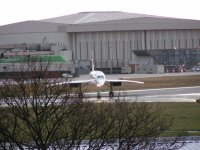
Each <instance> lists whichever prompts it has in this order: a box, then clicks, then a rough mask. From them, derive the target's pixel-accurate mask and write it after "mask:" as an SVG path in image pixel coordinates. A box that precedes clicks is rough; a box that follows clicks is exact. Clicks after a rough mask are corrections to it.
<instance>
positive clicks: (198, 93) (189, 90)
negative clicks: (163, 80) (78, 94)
mask: <svg viewBox="0 0 200 150" xmlns="http://www.w3.org/2000/svg"><path fill="white" fill-rule="evenodd" d="M96 94H97V93H96V92H94V93H85V95H86V96H87V97H93V99H91V100H95V98H94V97H95V96H96ZM101 95H102V98H101V99H102V100H109V99H108V98H107V96H108V92H101ZM118 95H119V96H122V98H121V99H126V100H129V101H135V100H137V101H146V102H195V101H196V99H198V98H200V86H195V87H178V88H161V89H145V90H129V91H115V96H118ZM123 96H125V97H123ZM115 99H116V98H115Z"/></svg>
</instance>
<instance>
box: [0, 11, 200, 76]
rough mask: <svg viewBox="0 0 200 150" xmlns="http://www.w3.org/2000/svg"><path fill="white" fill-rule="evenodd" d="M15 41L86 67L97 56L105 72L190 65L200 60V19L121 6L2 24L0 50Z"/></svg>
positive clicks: (97, 60) (0, 27)
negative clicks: (125, 9) (120, 9)
mask: <svg viewBox="0 0 200 150" xmlns="http://www.w3.org/2000/svg"><path fill="white" fill-rule="evenodd" d="M13 44H26V49H27V50H34V49H37V50H38V51H40V50H52V51H54V52H55V53H56V54H59V53H62V54H65V55H64V56H65V57H67V58H68V59H69V60H71V62H73V63H74V64H75V66H76V67H80V66H83V68H84V66H87V65H88V64H89V62H90V61H89V60H90V58H91V55H93V57H94V59H95V65H96V67H97V68H99V69H102V70H104V71H105V72H123V71H122V70H124V69H125V70H126V69H128V68H129V66H134V65H138V64H142V65H154V64H158V65H166V66H179V65H184V66H186V67H187V68H190V67H193V66H195V65H198V64H199V63H200V21H199V20H188V19H178V18H169V17H160V16H152V15H144V14H135V13H126V12H118V11H116V12H81V13H77V14H72V15H67V16H62V17H56V18H50V19H45V20H40V21H25V22H20V23H15V24H10V25H5V26H0V49H2V50H3V49H4V50H5V49H8V47H9V46H10V47H13ZM65 52H66V53H65ZM132 71H134V70H132ZM125 72H128V71H125Z"/></svg>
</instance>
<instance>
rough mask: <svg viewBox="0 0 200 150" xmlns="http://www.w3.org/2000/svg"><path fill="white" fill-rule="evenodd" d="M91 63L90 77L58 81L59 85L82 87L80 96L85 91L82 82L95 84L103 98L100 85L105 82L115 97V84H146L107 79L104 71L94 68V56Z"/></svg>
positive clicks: (99, 96) (110, 93)
mask: <svg viewBox="0 0 200 150" xmlns="http://www.w3.org/2000/svg"><path fill="white" fill-rule="evenodd" d="M91 65H92V70H91V71H90V73H89V78H88V79H87V80H75V81H73V80H72V81H65V82H60V83H58V85H61V84H70V86H71V87H79V88H80V93H79V96H80V97H83V93H82V92H81V84H95V85H96V86H97V88H98V91H97V98H101V95H100V87H101V86H103V85H104V84H105V83H109V84H110V91H109V97H114V92H113V86H121V83H122V82H130V83H138V84H144V82H140V81H133V80H121V79H106V76H105V74H104V73H103V72H102V71H98V70H95V69H94V61H93V58H91Z"/></svg>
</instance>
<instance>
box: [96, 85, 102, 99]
mask: <svg viewBox="0 0 200 150" xmlns="http://www.w3.org/2000/svg"><path fill="white" fill-rule="evenodd" d="M97 99H101V93H100V89H99V88H98V91H97Z"/></svg>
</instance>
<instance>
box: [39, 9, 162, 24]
mask: <svg viewBox="0 0 200 150" xmlns="http://www.w3.org/2000/svg"><path fill="white" fill-rule="evenodd" d="M143 17H153V18H165V17H160V16H152V15H145V14H137V13H127V12H121V11H105V12H80V13H77V14H72V15H67V16H61V17H56V18H50V19H45V20H42V21H46V22H54V23H64V24H82V23H91V22H102V21H112V20H123V19H131V18H143Z"/></svg>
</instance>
